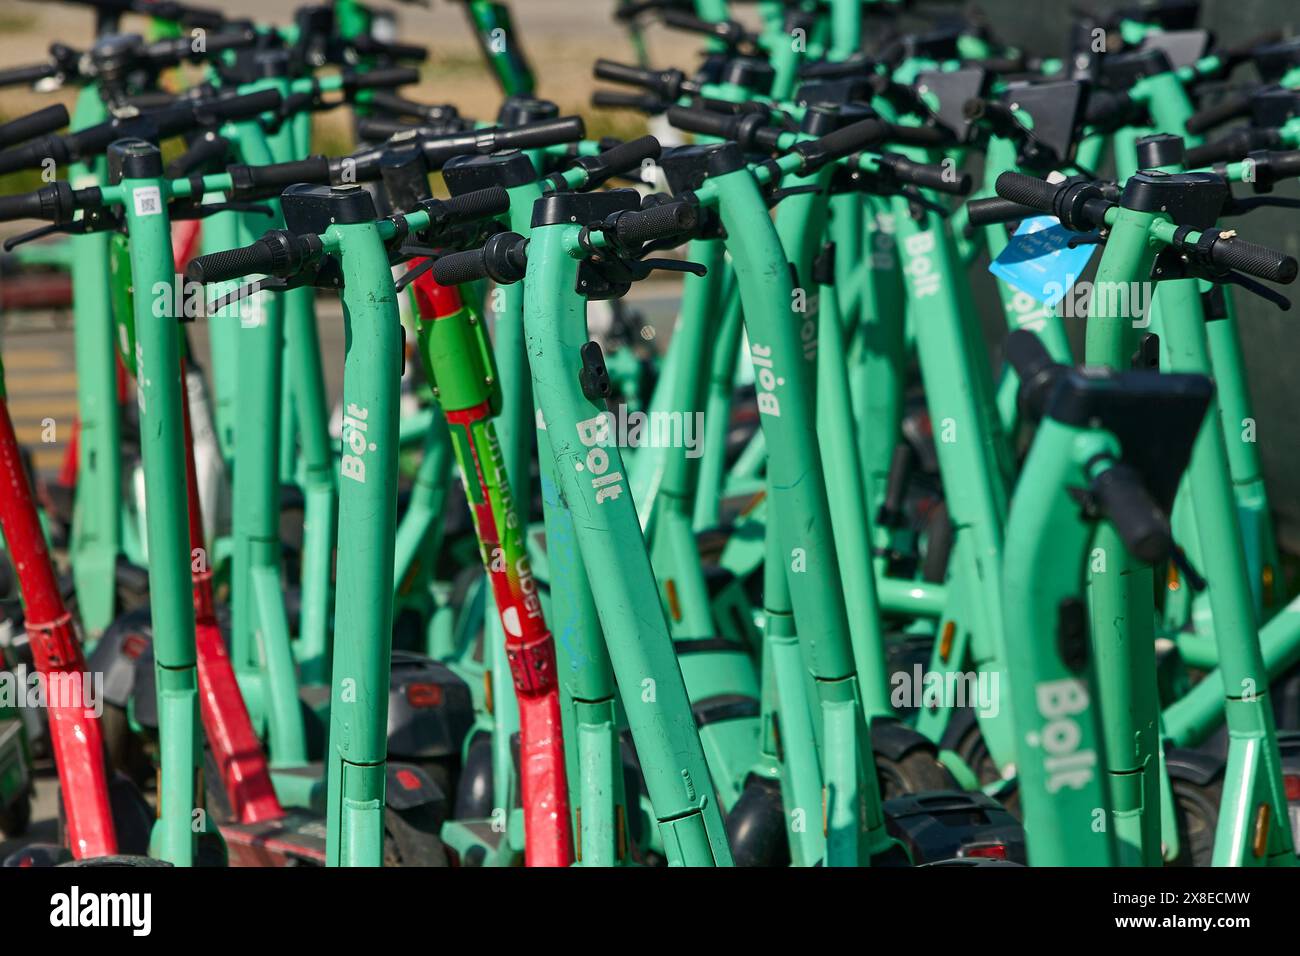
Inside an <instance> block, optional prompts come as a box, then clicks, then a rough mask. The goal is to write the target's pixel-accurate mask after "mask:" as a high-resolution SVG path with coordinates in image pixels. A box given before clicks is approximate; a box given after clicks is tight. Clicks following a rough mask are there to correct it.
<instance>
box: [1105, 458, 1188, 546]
mask: <svg viewBox="0 0 1300 956" xmlns="http://www.w3.org/2000/svg"><path fill="white" fill-rule="evenodd" d="M1092 492H1093V494H1094V495H1095V496H1096V499H1097V503H1098V504H1099V505H1100V506H1101V510H1102V511H1103V512H1104V513H1105V514H1106V517H1108V518H1109V519H1110V522H1111V524H1113V525H1114V526H1115V530H1116V531H1118V532H1119V536H1120V538H1121V539H1122V540H1123V542H1124V546H1125V547H1126V548H1128V550H1129V552H1130V553H1131V554H1132V555H1133V556H1134V557H1135V558H1137V559H1138V560H1140V561H1144V562H1146V563H1147V564H1156V563H1158V562H1160V561H1163V560H1164V559H1165V558H1166V557H1168V556H1169V549H1170V547H1171V546H1172V545H1173V539H1172V538H1171V537H1170V534H1169V519H1168V518H1167V517H1166V516H1165V513H1164V512H1163V511H1162V510H1161V509H1160V506H1159V505H1158V504H1156V502H1155V499H1153V498H1152V497H1151V493H1150V492H1149V491H1147V489H1146V486H1145V485H1144V484H1143V483H1142V479H1141V477H1140V476H1139V475H1138V473H1137V471H1135V470H1134V469H1133V468H1131V467H1129V466H1128V465H1124V464H1117V465H1115V466H1114V467H1112V468H1107V469H1106V470H1105V471H1103V472H1102V473H1101V474H1100V475H1098V476H1097V477H1096V478H1095V479H1094V480H1093V482H1092Z"/></svg>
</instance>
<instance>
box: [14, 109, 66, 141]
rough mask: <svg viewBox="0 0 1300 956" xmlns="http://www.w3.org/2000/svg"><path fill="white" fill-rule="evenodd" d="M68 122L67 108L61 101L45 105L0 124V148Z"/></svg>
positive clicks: (47, 131) (60, 127)
mask: <svg viewBox="0 0 1300 956" xmlns="http://www.w3.org/2000/svg"><path fill="white" fill-rule="evenodd" d="M68 122H69V116H68V108H67V107H66V106H64V105H63V104H62V103H58V104H55V105H54V106H47V107H45V108H44V109H40V110H37V111H36V112H34V113H28V114H27V115H26V116H20V117H18V119H16V120H10V121H9V122H8V123H3V124H0V149H7V148H8V147H10V146H14V145H16V144H18V143H21V142H23V141H24V140H28V139H31V138H32V137H33V136H41V135H44V134H45V133H53V132H54V131H55V130H56V129H62V128H63V127H65V126H67V125H68Z"/></svg>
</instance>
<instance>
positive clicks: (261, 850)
mask: <svg viewBox="0 0 1300 956" xmlns="http://www.w3.org/2000/svg"><path fill="white" fill-rule="evenodd" d="M221 836H222V838H223V839H224V840H225V841H226V849H227V852H228V853H229V855H230V865H231V866H324V865H325V821H324V820H322V819H320V818H319V817H315V816H311V815H310V814H306V813H300V812H296V811H290V812H289V813H288V814H286V815H285V816H284V817H283V818H281V819H279V820H268V821H263V822H261V823H230V824H224V825H222V827H221Z"/></svg>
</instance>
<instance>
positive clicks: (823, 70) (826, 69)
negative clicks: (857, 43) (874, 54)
mask: <svg viewBox="0 0 1300 956" xmlns="http://www.w3.org/2000/svg"><path fill="white" fill-rule="evenodd" d="M871 65H872V64H871V62H870V61H868V60H865V59H863V58H862V57H860V56H858V57H850V58H848V59H847V60H838V61H833V60H817V61H814V62H812V63H805V64H803V65H802V66H800V67H799V78H800V79H801V80H841V79H847V78H848V77H853V76H861V75H862V74H863V73H864V72H866V71H867V70H868V69H869V68H870V67H871Z"/></svg>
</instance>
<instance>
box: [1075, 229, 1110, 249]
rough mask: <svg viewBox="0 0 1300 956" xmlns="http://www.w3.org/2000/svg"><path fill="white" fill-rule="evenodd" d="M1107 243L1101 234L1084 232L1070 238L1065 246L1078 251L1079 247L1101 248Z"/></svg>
mask: <svg viewBox="0 0 1300 956" xmlns="http://www.w3.org/2000/svg"><path fill="white" fill-rule="evenodd" d="M1105 242H1106V239H1105V237H1104V236H1102V234H1101V233H1099V232H1082V233H1076V234H1074V235H1072V236H1070V239H1069V241H1068V242H1066V244H1065V245H1066V247H1067V248H1069V249H1077V248H1078V247H1079V246H1100V245H1104V244H1105Z"/></svg>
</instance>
